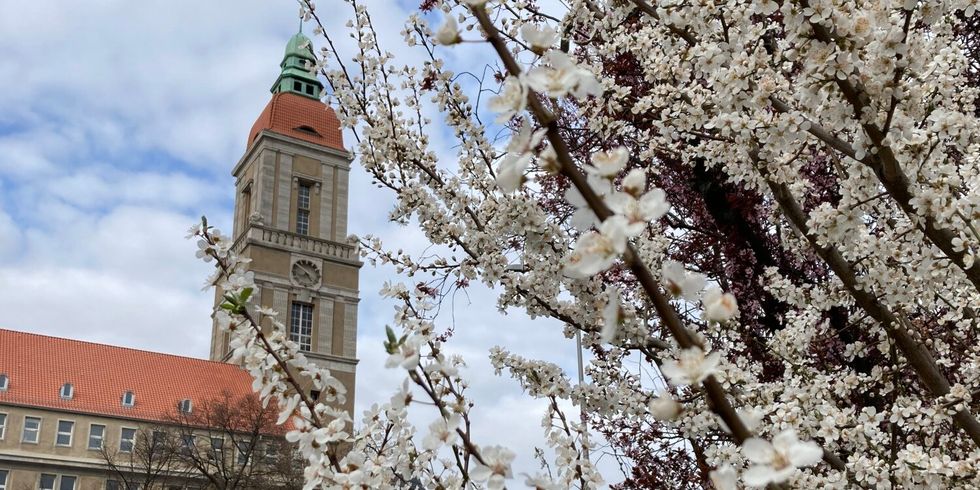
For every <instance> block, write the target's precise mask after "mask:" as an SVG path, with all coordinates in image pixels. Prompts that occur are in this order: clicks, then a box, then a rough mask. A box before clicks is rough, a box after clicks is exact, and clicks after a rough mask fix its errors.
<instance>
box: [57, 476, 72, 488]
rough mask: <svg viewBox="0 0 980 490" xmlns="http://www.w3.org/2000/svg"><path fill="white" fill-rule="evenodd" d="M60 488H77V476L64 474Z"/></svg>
mask: <svg viewBox="0 0 980 490" xmlns="http://www.w3.org/2000/svg"><path fill="white" fill-rule="evenodd" d="M58 490H75V477H74V476H62V477H61V486H59V487H58Z"/></svg>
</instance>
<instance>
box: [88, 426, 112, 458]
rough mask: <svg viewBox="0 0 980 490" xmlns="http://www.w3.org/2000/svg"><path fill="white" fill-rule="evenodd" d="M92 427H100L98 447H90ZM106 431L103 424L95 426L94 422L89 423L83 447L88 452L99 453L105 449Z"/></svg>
mask: <svg viewBox="0 0 980 490" xmlns="http://www.w3.org/2000/svg"><path fill="white" fill-rule="evenodd" d="M92 427H102V435H101V436H99V447H92ZM106 429H107V427H106V425H105V424H96V423H95V422H89V424H88V441H87V442H86V443H85V447H86V448H87V449H88V450H89V451H101V450H102V448H104V447H105V433H106Z"/></svg>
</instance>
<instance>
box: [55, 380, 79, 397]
mask: <svg viewBox="0 0 980 490" xmlns="http://www.w3.org/2000/svg"><path fill="white" fill-rule="evenodd" d="M58 394H59V395H61V398H62V399H63V400H71V399H72V398H73V397H74V396H75V387H74V386H72V385H71V383H65V384H63V385H61V391H60V392H59V393H58Z"/></svg>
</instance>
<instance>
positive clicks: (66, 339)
mask: <svg viewBox="0 0 980 490" xmlns="http://www.w3.org/2000/svg"><path fill="white" fill-rule="evenodd" d="M3 332H11V333H14V334H20V335H31V336H34V337H44V338H49V339H55V340H63V341H67V342H76V343H79V344H88V345H94V346H98V347H109V348H112V349H123V350H128V351H134V352H140V353H143V354H156V355H159V356H167V357H176V358H178V359H186V360H190V361H198V362H204V363H209V364H218V365H222V366H231V367H235V368H238V369H242V367H241V366H238V365H236V364H229V363H227V362H222V361H215V360H212V359H201V358H200V357H191V356H182V355H179V354H171V353H169V352H157V351H152V350H144V349H137V348H134V347H126V346H121V345H113V344H106V343H100V342H93V341H90V340H79V339H72V338H68V337H55V336H54V335H47V334H43V333H36V332H25V331H22V330H12V329H9V328H2V327H0V333H3Z"/></svg>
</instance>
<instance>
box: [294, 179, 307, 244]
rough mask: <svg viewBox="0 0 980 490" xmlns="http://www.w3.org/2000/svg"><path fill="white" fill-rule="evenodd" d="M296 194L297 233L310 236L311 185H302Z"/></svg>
mask: <svg viewBox="0 0 980 490" xmlns="http://www.w3.org/2000/svg"><path fill="white" fill-rule="evenodd" d="M297 191H298V192H297V193H296V233H299V234H300V235H309V234H310V185H309V184H304V183H302V182H301V183H300V184H299V189H297Z"/></svg>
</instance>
